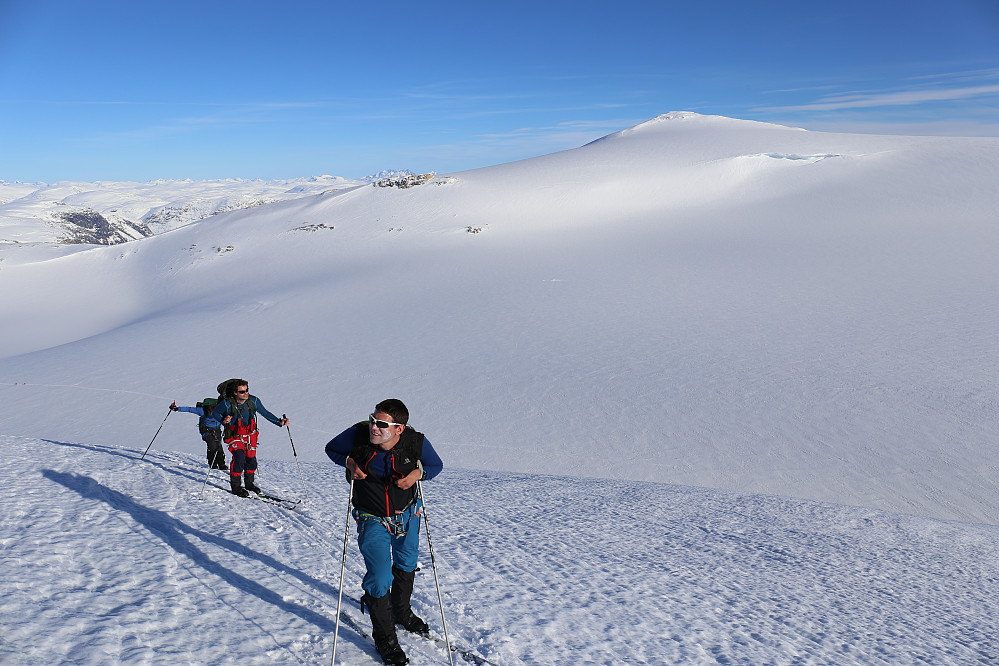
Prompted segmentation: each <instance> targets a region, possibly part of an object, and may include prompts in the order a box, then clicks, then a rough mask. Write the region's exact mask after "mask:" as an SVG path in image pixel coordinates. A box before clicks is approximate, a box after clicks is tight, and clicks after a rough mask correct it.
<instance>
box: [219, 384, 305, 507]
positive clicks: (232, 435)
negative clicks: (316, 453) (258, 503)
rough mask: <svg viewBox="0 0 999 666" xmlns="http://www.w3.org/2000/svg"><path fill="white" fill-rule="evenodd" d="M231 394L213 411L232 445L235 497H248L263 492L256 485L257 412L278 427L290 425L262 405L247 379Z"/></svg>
mask: <svg viewBox="0 0 999 666" xmlns="http://www.w3.org/2000/svg"><path fill="white" fill-rule="evenodd" d="M229 390H231V393H230V394H229V395H226V396H223V398H222V399H220V400H219V403H218V404H217V405H216V406H215V411H213V412H212V418H214V419H215V420H216V421H218V422H219V423H221V424H222V425H224V426H225V429H224V431H223V433H222V439H223V441H225V443H226V444H228V445H229V453H231V454H232V463H231V465H230V467H229V483H230V485H231V486H232V494H233V495H238V496H239V497H248V496H249V495H250V493H248V492H247V490H252V491H253V492H255V493H258V494H259V493H260V488H258V487H257V485H256V484H255V483H253V475H254V474H256V472H257V416H256V415H257V412H260V414H261V415H262V416H263V417H264V418H265V419H267V420H268V421H270V422H271V423H273V424H274V425H276V426H286V425H288V419H286V418H278V417H276V416H274V415H273V414H271V413H270V412H269V411H267V409H266V408H265V407H264V406H263V404H261V402H260V399H259V398H258V397H257V396H255V395H250V387H249V384H247V382H246V380H245V379H239V380H236V381H234V382H232V383H231V384H230V385H229ZM244 472H245V475H246V490H243V487H242V480H243V475H244Z"/></svg>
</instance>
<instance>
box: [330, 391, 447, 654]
mask: <svg viewBox="0 0 999 666" xmlns="http://www.w3.org/2000/svg"><path fill="white" fill-rule="evenodd" d="M408 423H409V410H408V409H406V405H404V404H403V403H402V401H401V400H395V399H390V400H383V401H382V402H380V403H378V404H377V405H375V410H374V412H373V413H372V414H371V415H370V416H369V417H368V421H367V422H366V423H365V422H363V421H362V422H361V423H358V424H356V425H354V426H351V427H350V428H347V429H346V430H344V431H343V432H342V433H340V434H339V435H337V436H336V437H334V438H333V439H332V440H330V441H329V443H328V444H326V455H328V456H329V457H330V459H331V460H332V461H333V462H335V463H336V464H338V465H341V466H344V467H346V468H347V470H348V473H349V475H350V477H351V478H353V480H354V493H353V496H352V498H351V503H352V505H353V507H354V508H353V516H354V520H356V521H357V545H358V548H359V549H360V551H361V555H362V556H363V557H364V564H365V567H366V572H365V574H364V580H363V581H362V583H361V586H362V587H363V588H364V596H363V597H361V603H362V604H363V605H364V606H365V607H367V609H368V612H369V613H370V614H371V627H372V632H371V633H372V636H373V637H374V639H375V646H376V647H377V648H378V653H379V654H380V655H381V656H382V661H384V662H385V663H386V664H405V663H408V661H409V659H408V658H407V657H406V653H405V652H403V650H402V648H401V647H400V646H399V639H398V637H397V636H396V633H395V625H396V624H399V625H401V626H403V627H404V628H405V629H407V630H409V631H412V632H415V633H421V634H426V633H428V632H429V627H428V626H427V623H426V622H424V621H423V620H422V619H421V618H420V617H418V616H417V615H416V614H415V613H413V609H412V607H411V606H410V598H411V597H412V594H413V580H414V577H415V574H414V572H415V571H416V565H417V560H418V557H419V548H420V536H419V533H420V516H421V513H420V510H421V509H422V502H421V500H420V498H419V497H418V493H417V482H418V481H420V480H421V479H432V478H434V477H435V476H437V475H438V474H440V472H441V470H443V469H444V463H443V462H441V459H440V456H438V455H437V452H436V451H434V447H433V446H431V444H430V442H429V441H428V440H427V438H426V437H425V436H424V435H423V434H422V433H419V432H417V431H416V430H414V429H413V428H411V427H408V426H407V424H408Z"/></svg>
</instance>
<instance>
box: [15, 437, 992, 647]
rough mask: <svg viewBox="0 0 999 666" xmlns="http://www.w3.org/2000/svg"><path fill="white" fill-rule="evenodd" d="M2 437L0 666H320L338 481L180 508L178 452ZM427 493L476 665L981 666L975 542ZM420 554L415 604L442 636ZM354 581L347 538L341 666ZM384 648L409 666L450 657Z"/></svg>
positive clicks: (495, 475) (667, 505)
mask: <svg viewBox="0 0 999 666" xmlns="http://www.w3.org/2000/svg"><path fill="white" fill-rule="evenodd" d="M0 444H2V446H3V449H4V451H6V452H7V463H6V464H5V465H4V467H3V471H2V472H0V474H2V475H3V479H2V481H3V485H4V487H5V489H6V490H7V499H6V502H5V508H4V512H3V514H2V517H0V555H2V564H3V570H4V576H3V579H2V580H3V582H2V584H0V618H2V623H0V626H2V633H0V663H2V664H17V665H34V664H39V665H40V664H46V665H51V664H102V665H103V664H139V663H143V664H145V663H148V664H167V663H169V664H178V663H180V664H237V663H238V664H241V665H244V666H245V665H253V664H320V663H328V661H329V658H330V652H331V649H332V637H333V630H334V618H335V609H336V603H337V592H338V581H339V572H340V553H341V551H342V545H343V542H342V540H341V539H342V534H343V525H344V520H345V517H346V514H345V511H346V500H347V485H346V483H344V481H343V474H342V471H341V469H340V468H338V467H335V466H334V465H332V464H331V463H330V464H322V463H311V462H310V463H306V464H304V465H303V471H304V475H305V483H306V484H307V486H308V493H309V500H308V501H306V502H304V503H303V504H302V505H301V507H300V508H296V509H294V510H288V509H284V508H280V507H277V506H273V505H271V504H267V503H264V502H256V501H252V500H243V499H239V498H236V497H234V496H232V495H231V494H229V493H228V492H227V491H226V490H225V484H224V483H223V473H222V472H218V471H215V472H213V474H214V475H215V477H214V478H212V479H211V480H210V481H209V484H208V488H207V490H206V491H205V496H204V499H203V500H199V499H198V497H199V494H200V492H201V489H202V487H203V484H204V480H205V476H206V469H205V467H204V460H203V459H201V458H200V457H198V456H194V455H191V454H186V453H178V452H166V451H160V450H157V449H156V448H155V447H154V448H153V449H152V450H151V451H150V453H149V454H148V455H147V456H146V459H145V460H144V461H140V460H139V458H140V456H141V451H140V450H134V449H128V448H119V447H114V446H107V445H103V444H100V443H87V442H55V441H47V440H39V439H33V438H25V437H13V436H0ZM259 481H260V484H261V486H262V487H263V488H264V490H265V491H270V492H273V493H274V494H277V495H280V496H285V497H301V496H302V495H303V494H304V493H303V488H302V481H301V477H300V476H299V472H298V468H297V466H296V465H295V464H294V463H293V462H289V461H274V460H268V459H267V458H266V457H265V458H263V459H262V460H261V466H260V473H259ZM424 486H425V489H426V493H427V508H428V517H429V520H430V527H431V537H432V538H433V545H434V553H435V555H436V561H437V568H438V574H439V576H440V580H441V591H442V595H443V599H444V607H445V611H446V617H447V623H448V630H449V633H450V637H451V640H452V642H454V643H455V644H456V645H460V646H462V647H463V648H465V649H468V650H471V651H472V652H474V653H475V654H477V655H479V656H481V657H483V658H485V659H488V660H489V661H490V662H492V663H495V664H569V663H572V664H578V663H593V664H625V663H626V664H892V665H897V664H972V663H978V664H985V663H996V662H997V661H999V639H997V638H996V636H995V631H994V629H995V627H996V626H997V624H999V600H997V599H999V528H997V527H994V526H988V525H980V524H973V523H958V522H946V521H938V520H932V519H928V518H922V517H916V516H909V515H902V514H893V513H886V512H881V511H877V510H873V509H866V508H856V507H849V506H842V505H835V504H824V503H816V502H812V501H805V500H797V499H789V498H783V497H776V496H765V495H746V494H736V493H731V492H722V491H715V490H710V489H704V488H694V487H684V486H674V485H665V484H654V483H645V482H632V481H615V480H599V479H578V478H568V477H558V476H544V475H527V474H515V473H499V472H479V471H470V470H456V469H446V470H445V472H444V474H442V475H441V476H440V477H438V479H436V480H434V481H431V482H427V483H426V484H424ZM421 550H422V553H421V555H422V557H421V559H422V561H421V565H422V567H423V568H422V570H421V572H420V574H419V575H418V578H417V585H416V592H415V595H414V607H415V608H416V610H417V612H418V613H419V614H420V615H422V616H423V617H424V618H425V619H427V621H428V622H429V623H430V625H431V627H432V630H433V631H434V633H435V634H437V635H438V636H443V631H442V626H441V618H440V612H439V607H438V604H437V595H436V591H435V587H434V578H433V573H432V571H431V567H430V558H429V555H428V553H427V546H426V539H425V535H424V537H423V544H422V549H421ZM362 573H363V564H362V562H361V558H360V555H359V554H358V553H357V550H356V543H355V541H354V538H353V525H351V535H350V543H349V545H348V549H347V565H346V574H345V585H344V594H345V596H344V607H343V613H344V614H345V617H346V618H348V619H349V620H350V622H348V623H341V627H340V639H339V644H338V663H343V664H368V663H377V662H378V660H377V655H376V653H375V651H374V648H373V647H372V645H371V644H370V642H368V641H367V640H366V639H364V638H363V637H361V636H360V635H358V633H357V631H356V630H355V629H354V628H352V626H351V623H353V625H354V626H359V627H361V628H362V629H364V630H365V631H368V630H369V628H370V623H369V621H368V618H367V617H366V616H361V615H360V613H359V611H358V608H357V606H356V604H355V603H354V601H353V599H356V598H357V597H358V596H359V594H360V592H359V588H360V577H361V575H362ZM348 597H352V598H348ZM400 639H401V641H402V644H403V646H404V648H405V649H406V650H407V652H408V653H409V655H410V657H411V659H412V662H411V663H413V664H441V663H447V656H446V654H444V652H443V651H442V650H441V649H438V648H437V647H436V646H434V645H433V643H431V642H430V641H426V640H424V639H421V638H418V637H415V636H410V635H407V634H405V633H404V632H401V634H400ZM455 663H456V664H458V663H465V662H463V661H461V659H460V658H458V657H457V656H456V657H455Z"/></svg>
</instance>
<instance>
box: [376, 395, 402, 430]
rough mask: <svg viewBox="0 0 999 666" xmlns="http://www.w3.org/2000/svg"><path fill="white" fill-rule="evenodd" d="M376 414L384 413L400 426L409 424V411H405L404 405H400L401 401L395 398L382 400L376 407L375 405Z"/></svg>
mask: <svg viewBox="0 0 999 666" xmlns="http://www.w3.org/2000/svg"><path fill="white" fill-rule="evenodd" d="M375 411H376V412H384V413H386V414H388V415H389V416H391V417H392V421H393V422H395V423H399V424H402V425H406V424H407V423H409V410H408V409H406V405H404V404H402V400H398V399H396V398H389V399H388V400H382V401H381V402H379V403H378V404H377V405H375Z"/></svg>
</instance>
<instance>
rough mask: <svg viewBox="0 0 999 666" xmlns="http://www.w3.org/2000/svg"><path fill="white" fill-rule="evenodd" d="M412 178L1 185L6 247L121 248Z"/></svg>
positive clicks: (1, 238) (0, 226) (1, 233)
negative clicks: (260, 210) (246, 213)
mask: <svg viewBox="0 0 999 666" xmlns="http://www.w3.org/2000/svg"><path fill="white" fill-rule="evenodd" d="M410 175H412V174H410V173H409V172H389V171H386V172H382V173H380V174H378V175H376V176H371V177H368V178H363V179H360V180H348V179H345V178H341V177H339V176H315V177H311V178H300V179H292V180H272V181H264V180H239V179H234V180H214V181H212V180H202V181H195V180H180V181H178V180H157V181H152V182H148V183H115V182H97V183H77V182H61V183H55V184H48V183H10V182H6V181H0V243H26V242H34V243H40V242H46V243H60V244H65V243H89V244H99V245H115V244H117V243H124V242H128V241H130V240H136V239H138V238H143V237H145V236H151V235H153V234H156V233H163V232H165V231H169V230H171V229H176V228H177V227H181V226H184V225H186V224H190V223H192V222H197V221H198V220H203V219H205V218H207V217H210V216H212V215H218V214H220V213H226V212H229V211H233V210H241V209H244V208H253V207H255V206H262V205H264V204H268V203H274V202H277V201H287V200H289V199H296V198H298V197H303V196H311V195H315V194H322V193H328V192H335V191H337V190H344V189H349V188H352V187H358V186H360V185H364V184H366V183H369V182H378V181H382V180H385V179H392V178H400V177H405V176H410Z"/></svg>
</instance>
